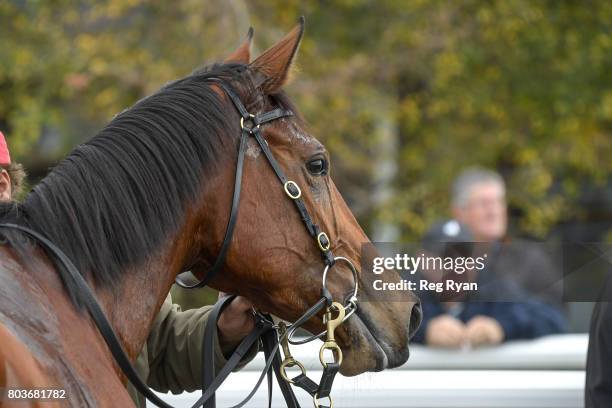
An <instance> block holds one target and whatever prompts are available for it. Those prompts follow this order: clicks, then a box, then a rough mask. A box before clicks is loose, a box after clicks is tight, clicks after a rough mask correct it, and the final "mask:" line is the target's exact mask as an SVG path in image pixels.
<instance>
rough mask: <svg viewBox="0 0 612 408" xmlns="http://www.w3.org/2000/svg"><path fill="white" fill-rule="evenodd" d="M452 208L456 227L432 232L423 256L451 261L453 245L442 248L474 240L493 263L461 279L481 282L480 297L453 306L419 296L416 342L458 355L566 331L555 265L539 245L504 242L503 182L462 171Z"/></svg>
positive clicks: (486, 172)
mask: <svg viewBox="0 0 612 408" xmlns="http://www.w3.org/2000/svg"><path fill="white" fill-rule="evenodd" d="M452 206H453V208H452V211H453V214H454V216H455V217H456V220H452V221H449V222H446V223H441V224H438V225H435V226H434V227H433V228H432V229H431V230H430V231H428V233H427V234H426V235H425V238H424V241H423V247H424V249H425V251H427V252H428V253H429V254H431V255H435V256H441V257H446V256H448V255H449V254H448V253H447V250H448V245H442V246H440V243H447V244H448V243H454V245H453V246H454V247H455V248H457V247H458V245H460V244H462V243H463V244H465V243H466V242H472V241H475V242H477V243H478V244H477V246H478V247H479V248H478V251H479V252H480V253H487V254H488V255H489V257H488V259H487V262H486V266H485V268H484V270H482V271H478V272H477V271H475V270H471V271H468V272H466V274H465V275H461V276H462V279H464V280H465V279H467V280H469V281H471V282H477V283H478V285H479V290H478V291H476V292H475V293H471V294H466V293H464V294H463V295H462V296H459V297H457V298H456V299H452V300H454V301H450V302H449V301H448V300H449V299H448V298H444V297H441V296H439V295H438V294H432V293H431V292H423V293H419V295H420V297H421V301H422V304H423V314H424V319H423V323H422V324H421V327H420V329H419V331H418V332H417V334H416V335H415V338H414V341H416V342H421V343H425V344H428V345H432V346H438V347H450V348H456V347H462V346H466V345H468V346H480V345H494V344H499V343H501V342H502V341H505V340H513V339H531V338H535V337H539V336H542V335H546V334H553V333H561V332H564V331H565V330H566V326H567V323H566V319H565V316H564V313H563V309H562V307H561V301H560V299H561V294H560V293H559V292H555V291H553V290H552V289H551V285H552V286H554V285H555V284H556V283H558V280H559V279H558V276H557V273H556V270H555V269H554V268H553V265H552V263H551V262H550V261H549V260H547V258H546V255H545V254H544V253H542V252H541V251H540V250H539V249H538V248H537V247H535V246H530V245H521V246H518V247H517V248H513V247H512V246H507V245H505V244H504V243H503V241H504V242H505V241H508V239H507V237H506V232H507V225H508V221H507V206H506V199H505V185H504V182H503V180H502V178H501V177H500V176H499V175H498V174H497V173H495V172H492V171H489V170H484V169H468V170H466V171H464V172H463V173H462V174H461V175H460V176H459V177H458V178H457V179H456V181H455V183H454V185H453V196H452ZM464 246H465V245H464ZM472 250H473V248H471V249H470V251H472ZM455 252H457V251H455ZM459 252H461V251H459ZM451 255H452V254H451ZM468 255H470V254H469V253H465V254H461V253H455V255H452V256H468ZM454 276H455V277H457V276H458V275H456V274H454ZM425 277H426V278H429V277H428V276H426V275H425ZM445 278H447V277H445ZM437 279H441V278H440V277H438V278H437Z"/></svg>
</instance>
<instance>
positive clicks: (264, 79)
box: [250, 16, 304, 94]
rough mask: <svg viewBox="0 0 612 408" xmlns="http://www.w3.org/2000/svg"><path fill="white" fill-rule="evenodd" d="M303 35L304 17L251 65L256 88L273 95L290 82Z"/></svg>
mask: <svg viewBox="0 0 612 408" xmlns="http://www.w3.org/2000/svg"><path fill="white" fill-rule="evenodd" d="M303 35H304V17H303V16H302V17H300V21H299V23H298V24H297V25H296V26H295V27H294V28H293V29H292V30H291V31H289V33H288V34H287V35H285V37H284V38H283V39H282V40H280V41H279V42H278V43H276V44H275V45H273V46H272V47H270V48H268V49H267V50H266V51H264V52H263V54H261V55H260V56H259V57H257V59H255V61H253V62H252V63H251V65H250V66H251V68H253V71H254V73H255V75H254V77H255V85H256V86H260V87H261V88H262V90H263V91H264V92H265V93H267V94H273V93H275V92H278V91H279V90H280V89H281V88H282V87H283V85H285V84H286V83H287V82H288V79H289V76H290V71H291V67H292V64H293V61H294V59H295V56H296V54H297V50H298V48H299V46H300V42H301V41H302V36H303Z"/></svg>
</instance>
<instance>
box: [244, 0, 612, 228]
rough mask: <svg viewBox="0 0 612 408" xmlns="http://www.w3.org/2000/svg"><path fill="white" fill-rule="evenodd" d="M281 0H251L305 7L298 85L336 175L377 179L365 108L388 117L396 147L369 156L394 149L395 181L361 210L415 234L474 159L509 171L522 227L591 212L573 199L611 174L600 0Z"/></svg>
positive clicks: (269, 12)
mask: <svg viewBox="0 0 612 408" xmlns="http://www.w3.org/2000/svg"><path fill="white" fill-rule="evenodd" d="M289 3H290V4H291V5H289V4H288V3H287V2H285V1H282V2H281V1H278V2H272V3H270V2H269V1H265V2H264V1H261V2H258V4H257V5H254V6H252V7H251V10H252V11H253V12H254V13H255V15H256V16H257V17H258V18H257V22H258V24H257V26H266V25H271V24H272V25H275V26H278V25H281V26H288V25H289V24H290V22H291V20H292V19H293V18H294V17H293V16H295V15H298V14H300V13H303V14H305V15H306V16H307V22H308V23H309V24H308V26H307V34H308V35H307V39H306V41H305V43H304V47H303V48H304V49H303V52H302V56H301V58H300V61H301V65H302V71H303V74H305V75H303V76H302V78H301V79H300V81H299V84H296V91H295V92H294V94H297V95H298V97H299V99H301V104H300V105H301V106H303V107H304V109H305V110H306V116H307V117H308V118H310V119H311V120H312V121H313V122H314V127H315V128H316V130H317V134H318V135H319V136H320V137H321V138H322V139H323V140H324V141H326V142H327V144H328V146H329V147H330V148H331V150H332V151H333V153H334V156H335V157H336V158H337V159H340V160H341V161H342V170H343V173H345V175H344V176H343V178H342V179H343V180H346V181H347V183H346V184H344V187H348V188H349V189H351V190H355V186H353V185H351V184H350V180H351V179H353V180H359V182H361V183H363V181H362V180H364V177H363V174H360V173H369V175H370V177H369V179H370V180H375V173H376V171H377V170H378V168H379V167H380V161H379V162H378V163H376V160H375V159H372V156H370V154H371V153H372V148H373V146H375V144H376V142H377V140H379V139H377V138H378V137H380V135H377V134H376V132H373V129H376V123H375V122H376V121H380V120H381V118H382V120H383V121H386V120H387V119H388V117H391V118H392V119H393V120H394V123H393V127H394V128H395V129H396V138H397V145H394V146H396V155H395V156H394V157H392V158H385V157H384V156H383V157H380V156H379V159H387V160H389V159H390V160H394V161H395V162H396V167H397V172H396V173H395V177H394V185H395V188H394V190H393V193H392V194H389V195H388V198H387V199H386V201H384V202H382V203H381V202H378V201H376V200H373V199H371V200H370V203H371V204H374V207H373V208H367V206H366V207H364V206H362V205H359V204H357V205H356V207H358V208H360V209H361V208H364V212H363V213H362V214H360V215H361V216H362V219H364V218H366V219H370V218H373V219H374V220H378V221H380V220H386V221H387V222H389V223H391V224H393V225H399V226H400V228H401V232H402V237H403V238H404V239H417V238H418V237H419V236H420V235H421V234H422V233H423V231H424V229H425V228H426V227H427V226H428V225H430V223H431V222H432V221H433V220H435V219H437V218H440V217H442V216H444V215H445V214H448V204H449V200H448V198H449V197H448V195H449V194H448V193H449V187H450V183H451V182H452V180H453V177H454V176H456V175H457V173H458V172H459V171H461V169H463V168H465V167H467V166H473V165H482V166H487V167H491V168H496V169H497V170H499V171H500V172H501V173H502V174H503V175H504V176H505V177H506V179H507V181H508V187H509V189H508V192H509V200H510V204H511V206H512V207H513V209H514V210H515V212H516V213H518V214H520V215H521V216H520V218H519V219H518V220H517V224H518V225H517V226H518V228H520V230H521V231H523V232H525V233H529V234H533V235H536V236H545V235H546V234H547V233H548V231H549V230H550V228H551V227H552V226H554V225H555V224H557V223H558V222H559V221H561V220H564V219H567V218H570V217H572V218H576V219H581V218H585V217H587V216H588V214H584V213H583V212H581V208H580V207H579V206H578V205H577V201H578V199H579V198H580V196H581V195H582V194H584V193H585V192H586V190H588V189H592V188H598V187H601V188H603V187H605V186H606V183H609V182H610V175H611V174H612V135H611V130H612V129H611V125H612V77H611V76H610V72H612V30H611V29H612V26H611V24H610V21H612V4H611V3H610V2H606V1H593V2H589V3H588V4H589V6H588V7H585V5H584V4H583V3H581V2H559V1H536V2H528V1H518V0H509V1H507V0H504V1H461V2H447V1H410V2H403V1H402V2H399V1H376V2H374V1H357V2H346V1H334V2H326V3H325V4H326V5H325V7H318V6H317V5H315V4H314V3H310V2H307V3H301V2H289ZM270 16H273V17H272V18H271V17H270ZM304 76H306V77H307V79H304ZM381 101H382V103H381ZM381 105H382V106H383V108H382V109H383V110H382V111H381ZM355 152H356V153H357V154H355ZM337 161H338V160H337ZM373 161H374V162H373ZM351 175H353V176H355V175H357V177H354V178H352V177H351ZM367 179H368V178H367V177H366V178H365V180H367ZM367 188H368V189H370V191H372V188H371V186H367ZM357 189H358V187H357ZM360 197H361V196H360V195H355V197H353V198H356V199H357V200H361V198H360ZM608 217H609V213H608ZM608 221H609V220H608Z"/></svg>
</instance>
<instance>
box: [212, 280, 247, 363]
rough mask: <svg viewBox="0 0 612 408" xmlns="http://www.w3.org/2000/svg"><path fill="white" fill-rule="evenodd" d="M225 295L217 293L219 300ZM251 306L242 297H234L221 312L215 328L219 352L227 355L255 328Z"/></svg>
mask: <svg viewBox="0 0 612 408" xmlns="http://www.w3.org/2000/svg"><path fill="white" fill-rule="evenodd" d="M224 296H225V293H223V292H219V298H222V297H224ZM252 309H253V304H252V303H251V302H250V301H249V300H248V299H247V298H244V297H242V296H238V297H236V298H235V299H234V300H232V302H231V303H230V304H229V305H228V306H227V307H226V308H225V310H223V312H221V315H220V316H219V321H218V322H217V327H218V329H219V341H220V342H221V350H222V351H223V354H225V355H227V354H229V353H230V352H231V351H233V350H234V349H235V348H236V346H238V344H239V343H240V342H241V341H242V339H243V338H245V337H246V336H247V335H248V334H249V333H250V332H251V331H252V330H253V329H254V328H255V317H254V316H253V313H252Z"/></svg>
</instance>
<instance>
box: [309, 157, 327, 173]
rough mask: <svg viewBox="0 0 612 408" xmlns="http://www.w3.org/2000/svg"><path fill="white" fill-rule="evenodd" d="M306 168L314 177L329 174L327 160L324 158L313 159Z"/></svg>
mask: <svg viewBox="0 0 612 408" xmlns="http://www.w3.org/2000/svg"><path fill="white" fill-rule="evenodd" d="M306 168H307V169H308V171H309V172H310V174H312V175H313V176H322V175H325V174H327V160H325V159H323V158H320V157H319V158H316V159H312V160H310V161H309V162H307V163H306Z"/></svg>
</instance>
